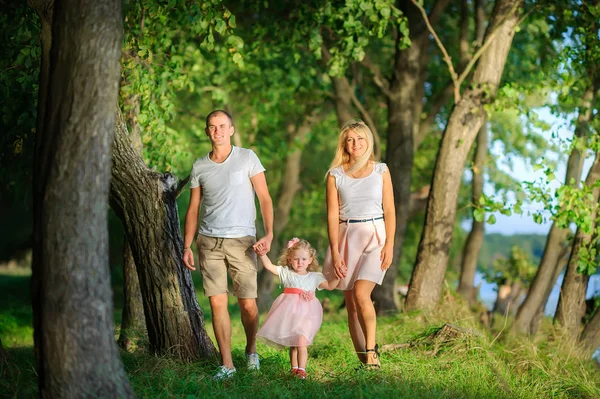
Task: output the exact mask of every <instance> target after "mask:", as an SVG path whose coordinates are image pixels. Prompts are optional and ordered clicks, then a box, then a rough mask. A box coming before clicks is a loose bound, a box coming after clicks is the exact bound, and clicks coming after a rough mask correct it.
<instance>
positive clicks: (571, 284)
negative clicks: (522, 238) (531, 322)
mask: <svg viewBox="0 0 600 399" xmlns="http://www.w3.org/2000/svg"><path fill="white" fill-rule="evenodd" d="M598 181H600V152H598V153H596V160H595V161H594V164H593V165H592V167H591V169H590V171H589V173H588V176H587V179H586V181H585V184H586V186H588V187H591V186H592V185H594V184H596V183H597V182H598ZM592 196H593V198H591V199H590V200H591V205H590V206H591V209H590V211H591V212H590V222H589V223H590V229H591V231H590V232H586V231H584V230H583V229H581V228H578V229H577V232H576V233H575V238H574V239H573V248H572V249H571V256H570V257H569V263H568V264H567V271H566V273H565V277H564V278H563V283H562V287H561V290H560V297H559V298H558V306H557V308H556V314H555V316H554V321H555V322H557V323H558V324H560V325H561V326H562V327H563V328H564V329H565V330H566V331H567V332H568V334H569V336H571V337H572V338H573V339H575V338H577V336H578V335H579V332H580V327H581V320H582V318H583V315H584V314H585V292H586V289H587V285H588V282H589V279H590V276H589V275H588V274H581V273H579V272H578V271H577V267H578V263H579V251H580V250H581V248H582V247H584V248H585V247H589V246H590V244H591V241H592V238H593V237H594V230H595V228H596V217H597V215H598V199H599V197H600V187H595V188H594V189H593V190H592Z"/></svg>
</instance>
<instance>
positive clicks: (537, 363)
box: [0, 271, 600, 399]
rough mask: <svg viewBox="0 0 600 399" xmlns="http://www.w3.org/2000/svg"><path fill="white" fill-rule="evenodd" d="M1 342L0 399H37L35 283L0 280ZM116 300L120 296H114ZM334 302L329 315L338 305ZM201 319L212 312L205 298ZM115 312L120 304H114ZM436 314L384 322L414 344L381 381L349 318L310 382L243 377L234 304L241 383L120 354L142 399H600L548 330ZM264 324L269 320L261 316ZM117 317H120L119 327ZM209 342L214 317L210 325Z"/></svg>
mask: <svg viewBox="0 0 600 399" xmlns="http://www.w3.org/2000/svg"><path fill="white" fill-rule="evenodd" d="M0 292H2V295H1V296H0V337H1V338H2V342H3V344H4V346H5V348H6V349H7V352H8V355H9V359H8V362H7V363H6V364H5V365H3V366H2V367H3V369H2V370H1V373H2V374H1V375H0V377H1V378H0V397H19V398H20V397H23V398H28V397H36V395H37V387H36V376H35V370H34V358H33V348H32V345H33V343H32V342H33V341H32V333H33V331H32V328H31V304H30V301H29V295H28V293H29V276H28V275H26V274H18V273H17V274H15V273H8V274H7V273H2V272H1V271H0ZM116 292H119V291H118V290H117V291H116ZM323 295H329V296H330V299H331V304H332V306H331V307H332V308H333V309H336V308H337V306H338V305H339V303H340V302H341V296H340V295H339V294H337V293H335V292H334V293H326V294H323V293H319V296H320V297H321V298H322V297H323ZM198 298H199V301H200V303H201V306H202V309H208V305H207V301H206V299H205V298H204V297H203V295H202V294H201V293H198ZM115 299H116V302H117V304H118V303H119V302H120V299H121V298H120V297H119V295H117V296H116V298H115ZM445 303H447V305H446V306H445V307H443V308H442V309H441V310H440V311H439V312H438V313H435V314H430V315H427V316H426V315H423V314H410V315H407V314H398V315H394V316H389V317H381V318H379V319H378V336H377V338H378V342H379V343H380V345H383V344H391V343H408V342H412V343H413V345H412V346H411V347H409V348H405V349H399V350H394V351H387V352H384V353H382V369H381V370H379V371H367V370H361V369H359V370H356V368H357V366H358V362H357V360H356V357H355V355H354V354H353V351H352V348H351V343H350V339H349V336H348V333H347V330H346V323H345V319H344V314H343V311H342V312H337V311H335V310H334V311H333V312H330V313H327V314H326V315H325V321H324V324H323V326H322V328H321V330H320V332H319V334H318V335H317V338H316V340H315V343H314V345H312V346H311V347H310V350H309V355H310V358H309V364H308V370H307V371H308V374H309V377H308V379H307V380H306V381H300V380H298V379H295V378H292V377H290V376H288V373H287V371H288V369H289V364H288V358H287V353H286V352H285V351H276V350H274V349H271V348H269V347H267V346H265V345H262V344H259V353H260V356H261V361H262V366H261V370H260V372H249V371H246V370H245V367H244V364H245V358H244V350H243V348H244V339H243V336H244V334H243V330H242V327H241V323H240V321H239V312H237V310H236V307H235V306H234V305H233V304H232V306H231V311H232V320H233V337H234V342H233V347H234V352H233V354H234V362H235V364H236V366H237V367H238V373H237V375H236V376H235V378H233V379H231V380H228V381H225V382H218V383H215V382H213V381H212V380H211V378H210V377H211V376H212V374H213V373H214V372H215V370H216V365H215V364H210V363H202V362H198V363H193V364H182V363H179V362H177V361H175V360H172V359H167V358H161V357H155V356H152V355H150V354H148V353H145V352H144V351H143V350H140V351H138V352H136V353H133V354H132V353H125V352H122V359H123V362H124V364H125V368H126V370H127V373H128V375H129V379H130V382H131V384H132V386H133V389H134V391H135V393H136V395H137V397H144V398H190V399H191V398H254V397H261V398H262V397H267V398H271V397H272V398H294V397H300V396H302V397H305V398H313V397H314V398H337V397H343V398H346V397H350V398H370V397H378V398H536V399H538V398H600V370H599V369H598V367H597V364H595V363H594V362H593V361H591V360H587V359H584V358H582V357H581V356H580V354H579V353H578V351H577V349H576V348H574V347H572V346H571V345H570V344H569V343H568V342H566V341H565V340H563V339H562V338H561V337H560V335H558V334H557V333H556V331H554V330H553V329H552V327H551V326H550V325H549V323H546V325H545V326H544V329H543V332H542V333H541V334H539V336H538V338H537V339H536V341H535V342H531V341H528V340H524V339H519V338H514V337H511V336H510V335H509V334H506V333H505V332H506V331H508V329H509V326H507V325H506V323H503V322H502V321H500V323H498V324H500V325H499V326H498V329H496V330H495V331H493V332H490V331H487V330H485V329H484V328H482V327H480V326H479V325H478V322H477V320H476V319H475V316H473V314H472V313H470V312H469V311H468V310H467V309H466V308H465V307H464V306H463V305H462V304H461V302H460V300H458V299H456V298H455V297H454V296H453V295H452V294H447V295H446V300H445ZM263 317H264V315H263ZM119 319H120V313H119V312H118V311H116V312H115V323H116V324H117V328H118V322H119ZM206 319H207V324H209V332H210V333H211V335H212V328H211V327H210V317H209V315H207V318H206ZM444 323H451V324H454V325H457V326H461V327H463V328H472V329H476V330H477V331H478V332H479V334H474V335H469V336H465V337H463V338H460V339H458V340H456V341H453V342H452V343H450V344H443V345H439V346H436V345H435V344H434V343H433V342H432V341H431V340H429V339H427V336H428V335H429V334H430V333H431V332H432V331H435V329H436V328H438V327H440V326H441V325H443V324H444Z"/></svg>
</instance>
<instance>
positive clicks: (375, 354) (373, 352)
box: [365, 344, 381, 369]
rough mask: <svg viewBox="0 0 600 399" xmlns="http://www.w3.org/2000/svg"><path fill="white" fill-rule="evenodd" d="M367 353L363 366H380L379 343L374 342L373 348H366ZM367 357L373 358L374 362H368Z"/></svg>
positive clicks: (377, 367) (374, 367) (376, 367)
mask: <svg viewBox="0 0 600 399" xmlns="http://www.w3.org/2000/svg"><path fill="white" fill-rule="evenodd" d="M365 353H366V354H367V362H366V363H365V366H366V367H367V368H369V369H379V368H380V367H381V361H380V360H379V345H377V344H375V348H373V349H367V350H366V351H365ZM369 357H371V359H372V360H374V361H375V362H374V363H369Z"/></svg>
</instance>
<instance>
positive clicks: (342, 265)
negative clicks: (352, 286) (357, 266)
mask: <svg viewBox="0 0 600 399" xmlns="http://www.w3.org/2000/svg"><path fill="white" fill-rule="evenodd" d="M333 271H334V272H335V276H336V277H337V278H339V279H340V280H341V279H343V278H345V277H346V273H348V267H347V266H346V262H344V260H343V259H340V258H334V259H333Z"/></svg>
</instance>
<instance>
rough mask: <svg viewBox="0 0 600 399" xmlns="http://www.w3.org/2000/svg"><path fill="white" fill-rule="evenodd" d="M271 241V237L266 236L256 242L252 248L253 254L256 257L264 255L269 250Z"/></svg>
mask: <svg viewBox="0 0 600 399" xmlns="http://www.w3.org/2000/svg"><path fill="white" fill-rule="evenodd" d="M272 241H273V236H269V235H266V236H264V237H263V238H261V239H260V240H258V241H256V244H254V245H253V246H252V248H253V249H254V252H256V254H257V255H258V256H263V255H266V254H267V252H269V251H270V250H271V242H272Z"/></svg>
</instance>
